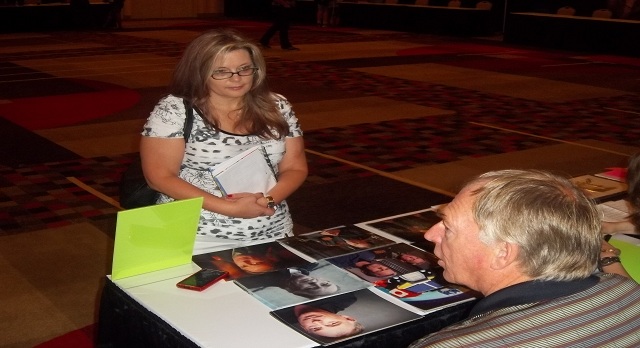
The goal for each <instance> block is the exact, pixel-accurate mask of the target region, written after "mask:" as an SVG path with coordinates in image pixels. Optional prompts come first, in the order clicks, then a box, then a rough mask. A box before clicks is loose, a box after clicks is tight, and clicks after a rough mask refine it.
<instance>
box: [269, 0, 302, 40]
mask: <svg viewBox="0 0 640 348" xmlns="http://www.w3.org/2000/svg"><path fill="white" fill-rule="evenodd" d="M295 6H296V2H295V0H272V1H271V12H272V13H271V15H272V16H273V24H271V27H269V29H267V31H266V32H265V33H264V35H262V38H261V39H260V44H261V45H262V47H264V48H271V46H270V45H269V41H271V38H272V37H273V35H275V33H276V32H280V47H282V49H283V50H289V51H297V50H299V49H298V48H297V47H294V46H293V45H292V44H291V42H290V41H289V27H290V26H291V20H292V18H293V9H294V7H295Z"/></svg>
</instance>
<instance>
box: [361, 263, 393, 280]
mask: <svg viewBox="0 0 640 348" xmlns="http://www.w3.org/2000/svg"><path fill="white" fill-rule="evenodd" d="M364 267H365V268H366V269H367V270H369V272H370V273H371V274H372V275H374V276H376V277H380V278H383V277H390V276H394V275H396V274H397V272H396V271H394V270H392V269H391V268H389V267H387V266H385V265H382V264H379V263H375V262H372V263H370V264H368V265H366V266H364Z"/></svg>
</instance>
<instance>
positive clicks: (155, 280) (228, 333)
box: [98, 265, 474, 348]
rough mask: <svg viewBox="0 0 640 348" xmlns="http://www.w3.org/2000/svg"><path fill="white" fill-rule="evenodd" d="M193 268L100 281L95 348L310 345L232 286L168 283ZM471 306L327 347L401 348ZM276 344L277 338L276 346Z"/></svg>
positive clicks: (464, 313) (459, 316) (281, 347)
mask: <svg viewBox="0 0 640 348" xmlns="http://www.w3.org/2000/svg"><path fill="white" fill-rule="evenodd" d="M195 269H197V266H195V265H186V266H184V267H182V266H181V267H177V268H173V269H169V270H165V271H159V272H153V273H155V274H147V275H143V276H144V277H142V276H141V277H142V278H146V279H140V280H139V279H134V278H138V277H131V278H124V279H121V280H119V281H117V282H114V281H112V280H111V279H110V278H109V277H107V278H106V279H105V285H104V288H103V292H102V296H101V301H100V313H99V319H98V347H172V348H180V347H199V346H203V347H213V346H215V347H257V346H259V347H274V348H275V347H277V348H288V347H315V346H317V343H315V342H313V341H311V340H309V339H307V338H306V337H304V336H303V335H300V334H298V333H297V332H295V331H294V330H292V329H290V328H289V327H287V326H286V325H284V324H281V323H280V322H278V321H277V320H276V319H274V318H272V317H271V316H270V315H269V309H268V307H266V306H264V305H263V304H262V303H260V302H258V300H256V299H254V298H253V297H252V296H251V295H249V294H247V293H245V292H244V291H243V290H241V289H240V288H239V287H238V286H236V285H235V284H234V283H233V282H222V283H217V284H215V285H213V286H212V287H211V288H209V289H208V290H206V291H204V292H201V293H199V292H195V291H189V290H183V289H178V288H177V287H176V286H175V283H176V282H178V281H179V280H180V279H182V278H184V276H185V275H186V274H190V273H191V272H193V271H195ZM473 304H474V302H466V303H462V304H460V305H457V306H454V307H449V308H445V309H443V310H441V311H438V312H436V313H431V314H428V315H426V316H424V317H423V318H421V319H419V320H416V321H413V322H410V323H406V324H403V325H399V326H395V327H392V328H389V329H385V330H382V331H377V332H373V333H371V334H368V335H365V336H362V337H355V338H353V339H351V340H348V341H344V342H340V343H337V344H335V345H332V347H342V348H358V347H362V348H364V347H366V348H376V347H380V348H388V347H400V346H406V345H408V344H409V343H411V342H413V341H414V340H415V339H418V338H420V337H422V336H424V335H426V334H428V333H431V332H435V331H438V330H440V329H441V328H443V327H445V326H448V325H450V324H452V323H454V322H457V321H460V320H462V319H464V318H465V317H466V316H467V314H468V312H469V310H470V309H471V307H472V306H473ZM276 339H277V340H276Z"/></svg>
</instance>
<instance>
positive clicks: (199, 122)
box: [142, 94, 302, 241]
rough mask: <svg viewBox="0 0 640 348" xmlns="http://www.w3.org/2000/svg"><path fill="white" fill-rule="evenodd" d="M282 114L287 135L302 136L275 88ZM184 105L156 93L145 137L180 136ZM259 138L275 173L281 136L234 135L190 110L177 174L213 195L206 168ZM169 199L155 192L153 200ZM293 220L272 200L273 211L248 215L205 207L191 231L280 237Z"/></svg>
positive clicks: (247, 237)
mask: <svg viewBox="0 0 640 348" xmlns="http://www.w3.org/2000/svg"><path fill="white" fill-rule="evenodd" d="M273 96H274V98H275V100H276V104H277V106H278V109H279V110H280V113H281V114H282V117H284V119H285V120H286V121H287V123H288V124H289V134H287V137H290V138H291V137H299V136H302V130H301V129H300V124H299V123H298V119H297V118H296V116H295V113H294V112H293V110H292V109H291V104H289V102H288V101H287V99H286V98H284V97H283V96H281V95H279V94H274V95H273ZM185 118H186V110H185V107H184V104H183V101H182V98H179V97H176V96H173V95H168V96H166V97H164V98H162V99H161V100H160V101H159V102H158V104H157V105H156V107H155V108H154V110H153V111H152V112H151V115H150V116H149V118H148V119H147V122H146V124H145V125H144V130H143V132H142V135H143V136H147V137H162V138H182V137H183V134H182V133H183V128H184V122H185ZM259 144H261V145H262V146H263V147H264V149H265V152H266V154H267V155H268V158H269V161H270V163H271V165H272V167H273V170H274V172H275V173H276V177H277V173H278V163H280V161H281V160H282V157H283V156H284V153H285V141H284V139H278V140H273V139H261V138H260V137H258V136H256V135H237V134H231V133H226V132H224V131H215V130H213V128H212V127H210V126H207V125H206V124H205V123H204V121H203V119H202V117H201V115H199V114H198V113H197V112H195V111H194V119H193V127H192V129H191V135H190V137H189V141H188V143H187V144H186V149H185V155H184V159H183V160H182V165H181V168H180V174H179V176H180V178H182V179H183V180H185V181H187V182H189V183H191V184H192V185H194V186H197V187H199V188H201V189H203V190H205V191H207V192H209V193H211V194H213V195H215V196H218V197H222V193H221V191H220V189H219V188H218V187H217V185H216V184H215V182H214V181H213V177H212V176H211V173H210V169H212V168H213V167H215V166H216V165H217V164H219V163H222V162H224V161H225V160H226V159H228V158H231V157H233V156H235V155H237V154H239V153H241V152H243V151H245V150H247V149H249V148H251V147H254V146H256V145H259ZM172 200H173V199H172V198H171V197H168V196H166V195H160V198H159V199H158V202H157V203H166V202H170V201H172ZM292 229H293V222H292V220H291V215H290V213H289V208H288V206H287V203H286V202H285V201H283V202H282V203H280V204H279V205H278V209H276V213H275V214H274V215H273V216H264V217H257V218H251V219H243V218H232V217H228V216H225V215H222V214H218V213H215V212H212V211H208V210H204V209H203V210H202V212H201V214H200V223H199V225H198V232H197V234H198V235H200V236H210V237H215V238H217V239H223V240H228V239H233V240H239V241H256V240H264V239H273V238H280V237H284V236H286V235H289V234H291V231H292Z"/></svg>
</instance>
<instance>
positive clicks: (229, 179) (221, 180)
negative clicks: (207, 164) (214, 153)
mask: <svg viewBox="0 0 640 348" xmlns="http://www.w3.org/2000/svg"><path fill="white" fill-rule="evenodd" d="M264 156H265V155H264V154H263V152H262V146H260V145H258V146H255V147H252V148H250V149H248V150H246V151H244V152H242V153H240V154H239V155H236V156H234V157H232V158H230V159H228V160H226V161H224V162H222V163H220V164H218V165H217V166H215V167H214V168H212V169H211V174H212V175H213V180H214V181H215V182H216V184H217V185H218V187H219V188H220V190H221V191H222V194H223V195H224V196H227V195H229V194H233V193H238V192H251V193H256V192H262V193H267V192H269V190H270V189H271V188H272V187H273V186H275V184H276V177H275V175H274V173H273V170H272V169H271V167H270V166H269V164H268V163H267V161H266V159H265V157H264Z"/></svg>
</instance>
